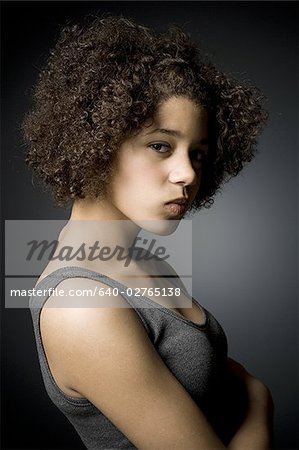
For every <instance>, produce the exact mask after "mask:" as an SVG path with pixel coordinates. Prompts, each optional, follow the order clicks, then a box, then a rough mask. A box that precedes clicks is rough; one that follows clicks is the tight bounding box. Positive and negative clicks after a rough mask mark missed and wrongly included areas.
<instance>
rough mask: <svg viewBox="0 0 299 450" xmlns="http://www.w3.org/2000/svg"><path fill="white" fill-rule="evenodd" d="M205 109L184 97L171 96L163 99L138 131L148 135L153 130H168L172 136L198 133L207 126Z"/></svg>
mask: <svg viewBox="0 0 299 450" xmlns="http://www.w3.org/2000/svg"><path fill="white" fill-rule="evenodd" d="M207 121H208V113H207V111H206V110H205V109H204V108H203V107H201V106H200V105H198V104H197V103H195V101H193V100H190V99H188V98H185V97H171V98H169V99H167V100H165V101H163V102H162V103H161V104H160V105H159V106H158V108H157V110H156V113H155V115H154V117H153V118H152V119H150V120H149V121H148V122H147V123H146V124H145V126H144V127H143V128H142V130H141V131H140V134H141V135H143V136H144V135H149V134H152V133H154V132H159V131H160V132H163V131H164V130H169V131H171V132H172V133H169V134H172V135H174V136H177V137H180V135H182V134H184V133H187V134H190V133H191V134H192V135H193V134H198V132H199V131H200V130H202V131H203V132H205V128H206V127H207Z"/></svg>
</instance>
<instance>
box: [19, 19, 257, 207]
mask: <svg viewBox="0 0 299 450" xmlns="http://www.w3.org/2000/svg"><path fill="white" fill-rule="evenodd" d="M173 95H175V96H178V95H182V96H185V97H187V98H189V99H192V100H193V101H195V102H196V103H197V104H200V105H202V106H203V107H205V108H206V109H207V111H208V114H209V128H210V130H209V141H210V147H209V148H210V149H209V153H208V157H207V158H206V160H205V162H204V170H203V178H202V184H201V188H200V190H199V192H198V195H197V197H196V198H195V200H194V202H193V205H192V209H193V210H196V209H199V208H201V207H202V206H204V207H208V206H210V205H211V204H212V203H213V197H214V195H215V193H216V191H218V190H219V189H220V187H221V185H222V184H223V183H224V182H225V181H228V179H230V178H231V177H233V176H236V175H237V174H238V173H239V172H240V170H241V169H242V168H243V165H244V163H245V162H248V161H250V160H251V159H252V158H253V156H254V154H255V151H256V137H257V135H258V133H259V132H260V131H261V129H262V126H263V124H264V122H265V120H266V113H265V111H264V109H263V108H262V100H263V97H262V95H261V93H260V92H259V90H258V89H257V88H255V87H251V86H249V85H246V84H245V83H240V82H238V81H236V80H234V79H233V78H232V77H229V76H227V75H225V74H224V73H222V72H221V71H219V70H217V69H216V67H215V66H214V65H213V64H211V63H210V62H206V61H204V57H203V55H202V54H201V52H200V50H199V49H198V48H197V46H196V45H195V44H194V43H193V42H192V40H191V39H190V37H189V35H188V34H187V33H185V32H184V31H183V30H182V29H181V28H180V27H178V26H171V27H169V28H168V29H167V31H166V32H164V33H158V32H155V31H153V30H151V29H148V28H146V27H144V26H141V25H138V24H136V23H134V22H132V21H130V20H128V19H125V18H124V17H113V16H110V15H108V16H105V17H103V16H102V17H96V18H93V19H92V21H86V22H84V23H83V24H82V25H77V24H76V25H68V26H66V27H64V28H63V30H62V32H61V36H60V38H59V40H58V42H57V44H56V46H55V48H54V49H53V50H52V51H51V53H50V56H49V59H48V61H47V65H46V67H45V68H44V69H43V70H42V71H41V72H40V75H39V80H38V82H37V84H36V86H35V88H34V107H33V109H32V111H31V112H30V113H28V114H27V116H26V117H25V119H24V121H23V125H22V127H23V132H24V138H25V141H26V142H27V143H28V153H27V157H26V161H27V163H28V164H29V166H30V168H31V169H32V170H33V172H34V173H35V174H36V175H37V177H38V178H39V179H40V180H41V181H42V182H43V183H44V184H45V185H46V186H48V187H49V188H50V190H51V191H52V193H53V194H54V198H55V200H56V203H57V205H60V206H65V205H66V204H67V203H68V202H69V201H70V200H71V199H77V198H85V197H86V196H91V197H101V196H103V195H105V192H106V187H107V186H108V185H109V181H110V180H111V176H112V175H113V162H114V160H115V155H116V154H117V151H118V148H119V146H120V144H121V143H122V142H123V141H124V139H125V138H126V137H128V136H130V135H132V133H135V132H137V131H138V130H140V128H141V127H142V126H144V124H145V122H146V121H148V120H149V119H151V118H153V116H154V114H155V111H156V110H157V107H158V106H159V104H160V103H161V102H162V101H163V100H166V99H167V98H169V97H171V96H173Z"/></svg>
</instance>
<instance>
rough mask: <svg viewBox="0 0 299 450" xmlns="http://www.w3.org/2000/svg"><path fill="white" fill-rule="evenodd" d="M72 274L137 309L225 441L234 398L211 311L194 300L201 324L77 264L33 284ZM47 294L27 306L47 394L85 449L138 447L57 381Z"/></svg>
mask: <svg viewBox="0 0 299 450" xmlns="http://www.w3.org/2000/svg"><path fill="white" fill-rule="evenodd" d="M76 277H79V278H89V279H92V280H98V281H100V282H101V283H104V284H106V285H108V286H110V287H112V288H114V287H116V288H118V289H119V292H121V291H123V292H124V294H122V296H123V298H124V299H125V301H126V302H127V303H128V304H129V305H130V306H131V307H132V308H133V309H134V310H135V311H136V314H138V316H139V318H140V320H141V321H142V324H143V326H144V327H145V330H146V332H147V333H148V335H149V338H150V340H151V342H152V343H153V345H154V346H155V348H156V350H157V352H158V353H159V355H160V357H161V358H162V360H163V361H164V363H165V364H166V365H167V367H168V368H169V370H170V371H171V372H172V373H173V374H174V376H175V377H176V378H177V379H178V381H179V382H180V383H181V384H182V385H183V386H184V388H185V389H186V390H187V392H188V393H189V394H190V396H191V397H192V398H193V400H194V401H195V402H196V403H197V404H198V406H199V407H200V408H201V409H202V411H203V412H204V413H205V414H206V416H207V418H208V419H209V420H210V422H211V424H212V425H213V426H214V428H215V430H216V432H217V433H218V435H219V436H220V437H221V438H222V440H223V442H226V441H227V440H228V439H229V437H230V432H229V429H228V427H227V425H226V424H225V417H227V410H226V408H227V400H228V398H229V402H232V397H231V393H230V394H228V393H229V389H228V384H229V383H228V376H227V373H226V361H227V340H226V337H225V334H224V332H223V329H222V328H221V326H220V325H219V323H218V322H217V321H216V319H215V318H214V317H213V316H212V314H211V313H209V312H208V311H207V310H206V309H205V308H203V307H202V306H200V305H199V304H198V302H197V301H195V300H194V299H193V301H194V303H195V304H196V305H197V306H198V307H199V308H200V309H201V310H202V311H203V312H204V314H205V322H204V324H202V325H201V324H196V323H194V322H192V321H190V320H188V319H185V318H183V317H181V316H179V315H178V314H176V313H174V312H173V311H171V310H169V309H167V308H165V307H163V306H160V305H158V304H157V303H155V302H153V301H152V300H151V299H149V298H147V297H140V296H138V297H133V296H132V297H131V296H127V295H126V288H127V286H125V285H123V284H121V283H120V282H118V281H116V280H113V279H111V278H109V277H107V276H105V275H102V274H100V273H98V272H93V271H91V270H89V269H84V268H79V267H63V268H61V269H58V270H56V271H55V272H53V273H51V274H50V275H48V276H47V277H45V278H44V279H43V280H41V282H40V283H39V284H38V286H36V287H38V289H45V290H48V289H49V288H55V287H57V286H58V284H59V283H61V282H62V281H63V280H65V279H67V278H76ZM48 298H49V295H46V296H44V297H37V296H34V297H31V298H30V301H29V307H30V311H31V316H32V321H33V327H34V334H35V339H36V345H37V353H38V358H39V362H40V367H41V372H42V377H43V381H44V384H45V388H46V390H47V393H48V395H49V397H50V399H51V400H52V402H53V403H54V404H55V405H56V406H57V407H58V408H59V409H60V410H61V411H62V413H63V414H64V415H65V416H66V417H67V419H68V420H69V421H70V422H71V423H72V425H73V426H74V428H75V429H76V431H77V433H78V434H79V436H80V438H81V440H82V441H83V443H84V445H85V446H86V447H87V449H90V450H91V449H127V448H130V449H132V448H136V447H135V446H134V445H133V444H132V443H131V442H130V441H129V440H128V439H127V437H126V436H125V435H124V434H123V433H122V432H121V431H120V430H119V429H118V428H116V426H115V425H114V424H113V423H112V422H111V421H110V420H109V419H108V418H107V417H106V416H105V415H104V414H103V413H102V412H101V411H100V410H99V409H97V408H96V407H95V406H94V405H93V404H92V403H91V402H90V401H89V400H88V399H85V398H84V399H76V398H73V397H70V396H68V395H66V394H65V393H64V392H63V391H62V390H61V389H60V388H59V387H58V385H57V384H56V382H55V380H54V378H53V376H52V374H51V371H50V368H49V365H48V362H47V359H46V355H45V352H44V348H43V344H42V340H41V333H40V326H39V320H40V312H41V309H42V307H43V306H44V304H45V302H46V301H47V299H48ZM230 388H231V383H230ZM111 395H113V394H112V393H111ZM228 395H229V397H228Z"/></svg>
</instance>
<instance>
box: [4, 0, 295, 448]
mask: <svg viewBox="0 0 299 450" xmlns="http://www.w3.org/2000/svg"><path fill="white" fill-rule="evenodd" d="M97 10H99V11H110V12H112V13H123V14H124V15H125V16H130V17H132V18H135V19H137V20H139V21H141V22H143V23H144V24H145V25H149V26H156V27H163V26H164V25H165V24H166V23H168V22H176V23H179V24H185V25H186V29H187V30H188V31H190V32H191V33H192V35H193V37H194V38H195V39H198V40H201V42H202V45H203V47H204V49H205V50H206V51H207V52H208V53H210V55H211V56H212V57H213V59H214V61H215V62H217V63H218V64H219V65H220V67H222V68H223V69H225V70H227V71H229V72H231V73H233V74H234V75H235V76H244V77H245V78H248V79H250V80H251V81H252V82H253V83H255V84H256V85H257V86H259V87H260V89H261V90H262V91H263V92H264V94H265V95H266V96H267V98H268V103H267V108H268V110H269V112H270V119H269V122H268V126H267V128H266V130H265V132H264V133H263V136H262V138H261V139H260V145H259V155H258V156H257V157H256V159H255V160H254V161H253V162H252V163H251V164H250V165H248V167H246V169H245V170H244V171H243V172H242V173H241V174H240V175H239V176H238V177H237V178H236V179H234V180H232V181H231V182H230V183H229V184H228V185H226V186H225V188H224V189H223V191H222V193H221V194H219V195H218V197H217V199H216V201H215V204H214V206H213V207H212V208H211V209H210V210H203V211H202V212H201V213H199V214H198V215H197V216H194V219H193V242H194V253H193V267H194V279H193V295H194V296H195V297H196V298H197V299H198V300H199V301H200V302H201V303H202V304H203V305H204V306H205V307H207V308H208V309H209V310H210V311H211V312H212V313H213V314H214V315H215V316H216V317H217V318H218V320H219V321H220V322H221V323H222V325H223V326H224V328H225V330H226V333H227V336H228V339H229V348H230V352H229V353H230V355H231V356H232V357H234V358H236V359H238V360H239V361H240V362H241V363H243V364H244V365H245V366H246V367H247V368H248V370H249V371H251V372H252V373H254V374H255V375H256V376H258V377H260V378H261V379H262V380H263V381H264V382H265V383H266V384H268V386H269V387H270V389H271V391H272V394H273V397H274V401H275V405H276V414H275V437H276V444H275V447H276V448H281V449H295V448H298V436H297V431H296V428H297V425H298V377H297V375H298V374H297V369H298V346H297V344H298V342H297V337H298V336H297V328H298V310H297V278H298V271H297V269H298V266H297V250H298V249H297V237H296V233H297V225H298V222H297V219H298V218H297V207H298V203H297V176H298V172H297V170H298V164H297V152H298V150H297V144H298V142H297V134H296V132H297V126H298V124H297V111H298V103H297V102H298V97H297V87H298V86H297V77H298V72H297V43H298V35H297V32H296V26H298V3H297V4H296V3H291V2H265V3H262V2H249V3H247V2H232V3H228V2H189V3H181V2H160V3H148V2H132V3H127V2H118V3H114V2H110V3H103V2H96V3H89V2H66V3H62V2H59V3H55V2H48V3H41V2H32V3H30V2H21V3H17V2H3V3H2V20H3V28H2V32H3V39H2V57H3V60H2V69H3V73H2V83H3V84H2V86H3V89H2V101H3V103H2V108H3V115H2V127H3V128H2V136H3V140H2V155H3V169H4V170H3V189H2V192H3V209H4V217H5V219H23V220H24V219H31V220H32V219H65V218H67V216H68V211H65V210H61V209H57V208H55V207H54V206H53V205H52V202H51V199H50V197H49V196H48V195H47V194H45V193H42V192H41V190H40V188H39V187H38V186H37V185H34V184H32V181H31V175H30V174H29V173H28V171H27V169H26V167H25V164H24V155H23V152H24V149H23V146H22V143H21V138H20V134H19V127H20V121H21V118H22V117H23V115H24V113H25V111H27V109H28V107H29V105H30V101H29V97H28V96H27V95H26V92H28V91H29V89H30V87H31V85H32V83H33V81H34V80H35V79H36V76H37V74H38V67H39V66H40V65H41V64H42V63H43V61H44V58H45V56H46V55H47V52H48V49H49V47H50V46H51V45H52V44H53V42H54V40H55V38H56V36H57V33H58V30H59V27H60V25H61V24H64V23H65V21H66V20H67V19H77V18H79V17H80V16H82V15H85V14H86V13H89V12H95V11H97ZM2 298H3V296H2ZM2 344H3V346H2V369H3V372H2V388H3V390H2V407H3V413H4V414H3V416H4V415H5V416H4V423H3V429H2V430H3V432H4V433H3V435H4V438H3V444H2V448H30V449H33V448H40V449H42V448H53V449H54V448H55V449H58V448H60V449H62V448H63V449H67V448H68V449H70V448H83V446H82V444H81V443H80V440H79V438H78V437H77V436H76V433H75V431H74V430H73V429H72V426H71V425H70V424H68V422H67V420H66V419H65V418H64V416H63V415H62V414H61V413H60V412H59V411H58V409H56V407H55V406H54V405H53V404H52V403H51V401H50V400H49V399H48V397H47V395H46V393H45V391H44V389H43V385H42V381H41V375H40V371H39V366H38V362H37V355H36V353H35V344H34V341H33V331H32V327H31V321H30V316H29V312H28V311H27V310H3V311H2Z"/></svg>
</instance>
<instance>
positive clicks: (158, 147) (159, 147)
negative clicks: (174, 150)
mask: <svg viewBox="0 0 299 450" xmlns="http://www.w3.org/2000/svg"><path fill="white" fill-rule="evenodd" d="M149 147H150V148H152V149H153V150H155V151H156V152H158V153H167V152H168V151H169V150H170V145H169V144H163V143H157V144H151V145H150V146H149Z"/></svg>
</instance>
